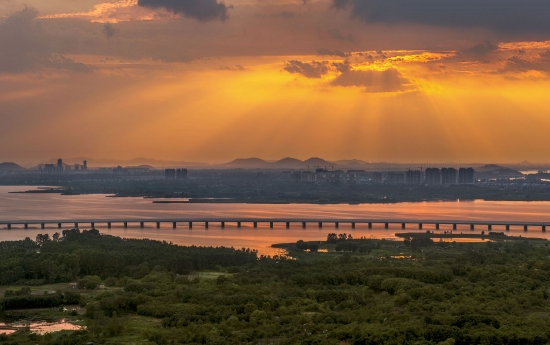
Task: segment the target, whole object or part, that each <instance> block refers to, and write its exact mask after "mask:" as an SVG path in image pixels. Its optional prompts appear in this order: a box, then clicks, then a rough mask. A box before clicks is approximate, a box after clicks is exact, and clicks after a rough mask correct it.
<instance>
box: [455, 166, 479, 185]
mask: <svg viewBox="0 0 550 345" xmlns="http://www.w3.org/2000/svg"><path fill="white" fill-rule="evenodd" d="M474 173H475V170H474V169H473V168H460V169H459V170H458V183H461V184H472V183H474V182H475V179H474Z"/></svg>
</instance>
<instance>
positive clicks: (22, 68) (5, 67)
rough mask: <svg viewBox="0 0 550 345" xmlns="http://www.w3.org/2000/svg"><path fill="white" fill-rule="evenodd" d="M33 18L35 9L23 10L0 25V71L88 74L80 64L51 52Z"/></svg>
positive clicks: (41, 29)
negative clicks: (67, 71)
mask: <svg viewBox="0 0 550 345" xmlns="http://www.w3.org/2000/svg"><path fill="white" fill-rule="evenodd" d="M37 16H38V11H37V10H35V9H33V8H25V9H24V10H22V11H19V12H16V13H14V14H13V15H11V16H9V17H7V18H5V19H4V20H3V21H1V22H0V47H1V49H0V72H5V73H21V72H26V71H36V70H39V69H42V68H47V69H61V70H69V71H74V72H84V71H88V70H89V67H87V66H85V65H84V64H81V63H75V62H74V61H73V60H72V59H69V58H66V57H65V56H63V55H61V54H58V53H56V52H55V49H54V48H53V47H52V45H51V43H50V40H49V37H48V35H47V34H46V33H45V32H44V30H43V28H42V25H41V24H40V23H39V22H38V21H37V20H36V18H37Z"/></svg>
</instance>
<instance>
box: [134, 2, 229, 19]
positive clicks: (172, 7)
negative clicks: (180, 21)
mask: <svg viewBox="0 0 550 345" xmlns="http://www.w3.org/2000/svg"><path fill="white" fill-rule="evenodd" d="M138 5H139V6H143V7H148V8H164V9H166V10H168V11H170V12H172V13H174V14H181V15H183V16H185V17H190V18H194V19H197V20H200V21H210V20H221V21H224V20H226V19H227V11H228V10H229V9H230V8H231V7H230V6H227V5H225V3H223V2H218V0H139V1H138Z"/></svg>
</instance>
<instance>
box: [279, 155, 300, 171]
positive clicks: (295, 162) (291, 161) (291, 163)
mask: <svg viewBox="0 0 550 345" xmlns="http://www.w3.org/2000/svg"><path fill="white" fill-rule="evenodd" d="M271 165H272V166H273V167H275V168H281V169H284V168H295V169H300V168H303V167H304V162H303V161H301V160H299V159H296V158H291V157H286V158H283V159H281V160H278V161H276V162H273V163H271Z"/></svg>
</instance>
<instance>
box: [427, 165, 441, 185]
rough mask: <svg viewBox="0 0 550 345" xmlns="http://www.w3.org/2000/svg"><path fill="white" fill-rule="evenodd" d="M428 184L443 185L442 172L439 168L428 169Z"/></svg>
mask: <svg viewBox="0 0 550 345" xmlns="http://www.w3.org/2000/svg"><path fill="white" fill-rule="evenodd" d="M425 182H426V184H430V185H440V184H441V170H439V169H438V168H428V169H426V179H425Z"/></svg>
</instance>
